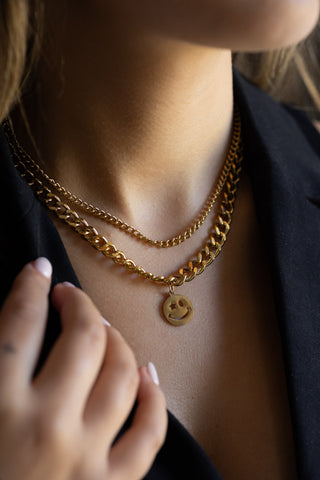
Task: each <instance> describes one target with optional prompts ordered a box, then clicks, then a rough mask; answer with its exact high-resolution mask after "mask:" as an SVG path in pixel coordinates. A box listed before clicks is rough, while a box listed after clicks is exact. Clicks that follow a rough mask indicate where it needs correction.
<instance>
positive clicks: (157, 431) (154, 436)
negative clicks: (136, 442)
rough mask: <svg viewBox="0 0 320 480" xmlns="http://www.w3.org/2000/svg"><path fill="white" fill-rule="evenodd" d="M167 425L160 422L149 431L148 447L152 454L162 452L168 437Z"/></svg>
mask: <svg viewBox="0 0 320 480" xmlns="http://www.w3.org/2000/svg"><path fill="white" fill-rule="evenodd" d="M165 425H166V424H165ZM165 425H164V424H163V423H162V422H161V423H160V422H159V423H158V424H153V425H152V426H150V428H149V429H148V433H147V436H146V437H147V438H146V440H147V441H146V445H147V446H148V448H149V450H150V453H151V454H154V453H156V452H157V451H158V450H160V448H161V447H162V445H163V444H164V441H165V437H166V428H165Z"/></svg>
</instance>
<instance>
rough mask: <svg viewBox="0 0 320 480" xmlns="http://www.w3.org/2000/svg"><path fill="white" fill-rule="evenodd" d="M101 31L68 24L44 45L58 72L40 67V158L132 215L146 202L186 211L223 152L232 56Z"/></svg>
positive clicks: (88, 193) (196, 204)
mask: <svg viewBox="0 0 320 480" xmlns="http://www.w3.org/2000/svg"><path fill="white" fill-rule="evenodd" d="M82 28H83V25H82ZM108 31H109V35H110V39H109V41H108V40H106V39H105V38H104V41H103V42H102V41H100V40H99V38H93V35H92V31H91V33H90V35H91V36H89V35H88V34H86V33H85V32H84V33H82V34H81V33H80V26H78V30H77V24H75V25H73V29H68V31H64V33H63V34H61V35H60V37H59V38H58V41H57V42H55V48H56V46H57V45H58V49H57V48H56V52H55V54H54V53H52V52H50V55H51V56H53V55H55V56H56V59H57V58H59V56H60V53H59V49H60V52H62V51H63V56H62V55H61V58H63V63H62V66H63V68H62V70H61V69H59V68H56V69H55V70H54V71H52V70H51V69H49V68H48V67H47V65H45V64H42V65H41V66H40V71H41V77H42V81H41V85H40V86H41V89H39V91H41V94H39V95H41V97H40V103H41V115H39V113H38V122H37V124H35V122H33V123H32V127H33V130H34V132H35V138H36V141H37V144H38V147H39V150H40V153H41V157H42V161H43V163H44V164H45V165H46V168H47V170H48V171H49V173H50V174H52V176H54V177H55V178H56V179H57V180H58V181H60V182H61V183H62V184H63V185H64V186H66V187H67V188H69V189H70V190H71V191H73V192H74V193H77V194H78V195H80V196H83V197H84V198H85V199H88V200H89V202H92V203H95V202H96V203H98V204H99V205H100V206H102V207H103V208H106V209H108V210H110V211H112V212H113V213H114V214H115V215H119V216H122V217H123V216H124V217H125V218H126V219H127V221H129V222H131V221H132V222H134V221H135V218H134V217H135V215H137V212H140V213H139V215H141V212H142V213H143V212H144V210H145V209H146V208H147V207H146V205H149V206H150V205H152V207H153V209H156V211H158V213H160V214H161V211H163V212H164V213H166V212H168V209H170V210H171V211H172V212H173V215H174V214H175V210H177V211H176V213H177V214H178V213H179V212H178V211H179V209H180V210H181V212H182V210H183V211H184V212H185V214H186V215H188V216H189V215H190V218H192V217H193V216H194V214H195V213H197V212H198V210H199V208H201V206H202V204H203V201H204V200H205V199H206V196H207V194H208V193H209V192H210V190H211V189H212V187H213V186H214V183H215V179H216V178H217V177H218V174H219V172H220V170H221V167H222V165H223V162H224V159H225V155H226V151H227V149H228V144H229V140H230V133H231V128H232V117H233V96H232V69H231V60H230V53H229V52H228V51H222V50H215V49H213V48H207V47H203V46H199V45H198V46H196V45H191V44H187V43H184V42H180V41H177V40H175V41H174V40H168V39H159V38H157V37H156V36H152V35H151V34H147V33H146V32H144V33H139V35H138V34H137V33H136V32H130V31H127V35H126V38H125V39H124V38H123V37H122V38H120V37H119V36H117V34H116V33H115V32H114V31H112V28H111V26H110V29H109V30H108ZM104 35H105V34H104ZM97 36H98V33H97ZM74 38H76V39H77V42H76V43H75V42H74V41H73V39H74ZM82 38H83V39H86V41H83V43H82V41H81V39H82ZM88 38H90V39H91V43H88V41H87V39H88ZM108 44H110V45H112V48H110V49H109V50H108V49H106V45H108ZM115 45H116V47H115ZM97 46H98V47H97ZM99 48H101V51H99ZM93 51H94V52H95V53H94V58H93V55H92V52H93ZM80 52H81V53H80ZM57 62H58V60H55V64H57ZM57 72H58V73H57ZM57 92H58V93H57ZM39 119H40V120H41V121H39ZM31 122H32V121H31ZM40 139H41V141H40ZM177 199H178V200H177ZM145 214H147V212H145ZM185 221H186V219H185V218H184V219H183V220H182V223H185Z"/></svg>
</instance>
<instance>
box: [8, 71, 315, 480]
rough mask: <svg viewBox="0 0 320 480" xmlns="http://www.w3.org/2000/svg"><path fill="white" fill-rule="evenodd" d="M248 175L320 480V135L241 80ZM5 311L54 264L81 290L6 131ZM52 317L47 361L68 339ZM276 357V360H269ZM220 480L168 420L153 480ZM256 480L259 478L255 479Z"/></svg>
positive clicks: (304, 445)
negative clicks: (35, 272) (38, 268)
mask: <svg viewBox="0 0 320 480" xmlns="http://www.w3.org/2000/svg"><path fill="white" fill-rule="evenodd" d="M234 80H235V98H236V101H237V103H238V105H239V107H240V112H241V115H242V120H243V136H244V145H245V168H246V169H247V172H248V174H249V176H250V178H251V180H252V187H253V193H254V199H255V204H256V212H257V217H258V220H259V222H260V225H261V229H262V232H263V237H264V242H265V246H266V249H267V252H268V255H269V264H270V269H271V273H272V282H273V288H274V294H275V300H276V309H277V318H278V323H279V329H280V333H281V338H282V345H283V353H284V360H285V370H286V378H287V385H288V393H289V401H290V407H291V413H292V423H293V431H294V438H295V445H296V459H297V465H298V471H299V478H301V479H303V480H317V479H319V478H320V272H319V267H320V209H319V207H320V136H319V134H318V132H317V131H316V130H315V129H314V128H313V126H312V125H311V123H310V122H309V121H308V120H307V118H306V117H305V116H304V115H303V114H301V113H299V112H298V111H295V110H293V109H290V108H288V107H285V106H281V105H279V104H277V103H275V102H274V101H273V100H271V99H270V98H269V97H268V96H267V95H265V94H264V93H262V92H261V91H259V90H258V89H257V88H255V87H253V86H252V85H251V84H249V83H248V82H246V81H245V80H244V79H243V78H241V77H240V76H238V75H237V74H236V73H235V77H234ZM0 161H1V170H0V171H1V175H0V205H1V206H2V212H1V220H0V225H1V227H0V272H1V275H0V304H1V303H2V302H3V299H4V298H5V297H6V295H7V292H8V290H9V288H10V286H11V284H12V281H13V279H14V277H15V275H16V274H17V273H18V271H19V270H20V269H21V268H22V266H23V265H24V264H25V263H26V262H28V261H30V260H32V259H34V258H36V257H38V256H46V257H48V258H49V259H50V260H51V262H52V264H53V266H54V273H53V285H55V284H56V283H58V282H60V281H66V280H68V281H70V282H73V283H74V284H75V285H78V286H80V285H79V281H78V279H77V277H76V275H75V273H74V270H73V268H72V265H71V263H70V261H69V259H68V256H67V254H66V251H65V249H64V246H63V244H62V241H61V239H60V237H59V234H58V232H57V230H56V228H55V226H54V225H53V223H52V221H51V220H50V218H49V217H48V215H47V213H46V211H45V210H44V209H43V208H42V207H41V206H40V204H39V203H38V201H37V199H35V197H34V196H33V193H32V191H31V190H30V188H29V187H28V185H27V184H26V183H25V181H24V180H23V179H21V178H20V176H19V174H18V173H17V171H16V169H15V168H14V166H13V163H12V161H11V155H10V150H9V148H8V145H7V142H6V139H5V137H4V135H3V132H1V131H0ZM59 329H60V326H59V318H58V316H57V315H56V313H55V311H54V310H53V309H52V308H51V309H50V314H49V322H48V328H47V334H46V339H45V344H44V348H43V352H42V355H41V360H40V363H41V361H43V359H44V358H45V356H46V352H48V350H49V349H50V346H51V345H52V343H53V342H54V340H55V338H56V337H57V335H58V334H59ZM270 354H271V355H272V352H270ZM182 478H183V479H197V480H202V479H203V480H205V479H210V480H221V478H222V477H221V476H220V475H219V473H218V472H217V470H216V468H215V467H214V465H213V464H212V462H211V461H210V460H209V458H208V457H207V456H206V454H205V453H204V452H203V450H202V449H201V448H200V446H199V445H198V444H197V443H196V442H195V440H194V439H193V438H192V437H191V436H190V435H189V434H188V433H187V432H186V430H185V429H184V428H183V426H182V425H181V424H180V423H179V422H178V421H177V420H176V419H175V418H174V417H173V416H172V415H171V414H169V429H168V435H167V440H166V443H165V445H164V447H163V448H162V450H161V452H160V453H159V455H158V457H157V459H156V461H155V463H154V466H153V467H152V469H151V471H150V473H149V474H148V475H147V477H146V479H148V480H160V479H161V480H164V479H165V480H170V479H182ZM250 480H251V479H250Z"/></svg>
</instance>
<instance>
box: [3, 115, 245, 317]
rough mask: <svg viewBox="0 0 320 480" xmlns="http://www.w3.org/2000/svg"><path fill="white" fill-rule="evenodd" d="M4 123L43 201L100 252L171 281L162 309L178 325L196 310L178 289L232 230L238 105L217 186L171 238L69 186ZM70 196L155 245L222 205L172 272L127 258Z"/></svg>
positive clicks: (173, 242) (18, 162)
mask: <svg viewBox="0 0 320 480" xmlns="http://www.w3.org/2000/svg"><path fill="white" fill-rule="evenodd" d="M3 127H4V131H5V134H6V136H7V139H8V143H9V145H10V148H11V151H12V155H13V157H14V161H15V166H16V168H17V169H18V170H19V172H20V174H21V176H23V177H25V179H26V181H27V183H28V184H29V186H30V187H31V188H32V190H33V192H34V194H35V195H36V196H37V197H38V199H39V200H40V201H41V203H42V204H43V205H44V206H45V207H46V208H47V209H49V210H50V211H52V212H54V213H55V214H56V216H57V217H58V218H59V219H60V220H62V221H63V222H64V223H66V224H67V225H69V226H70V227H71V228H72V229H73V230H74V231H75V232H76V233H77V234H79V235H80V236H81V237H82V238H83V239H85V240H86V241H87V242H89V243H90V245H91V246H92V247H94V248H95V249H96V250H98V251H99V252H101V253H102V254H103V255H104V256H105V257H108V258H110V259H111V260H113V262H114V263H116V264H117V265H119V266H121V267H123V268H125V269H126V270H127V271H128V272H131V273H134V274H136V275H139V276H141V277H142V278H144V279H146V280H149V281H152V282H154V283H156V284H159V285H165V286H167V288H169V294H168V297H167V299H166V300H165V301H164V303H163V309H162V310H163V315H164V317H165V319H166V320H167V321H168V322H169V323H170V324H171V325H174V326H180V325H185V324H186V323H188V322H189V321H190V320H191V319H192V316H193V306H192V303H191V301H190V300H189V299H188V298H186V297H185V296H183V295H179V294H176V293H175V290H174V289H175V287H180V286H182V285H183V284H184V283H185V282H190V281H192V280H194V279H195V278H196V276H197V275H200V274H201V273H202V272H203V271H204V270H205V269H206V267H207V266H208V265H210V264H211V263H212V262H213V261H214V259H215V258H216V257H217V256H218V255H219V253H220V251H221V249H222V247H223V245H224V243H225V241H226V238H227V234H228V232H229V230H230V225H231V219H232V214H233V211H234V204H235V199H236V193H237V190H238V185H239V177H240V172H241V165H242V159H243V153H242V144H241V119H240V114H239V112H238V110H237V109H236V110H235V113H234V119H233V130H232V139H231V142H230V146H229V150H228V153H227V156H226V160H225V162H224V165H223V168H222V171H221V174H220V176H219V178H218V180H217V182H216V186H215V188H214V190H213V191H212V192H210V194H209V196H208V198H207V200H206V202H205V204H204V206H203V207H202V209H201V211H200V212H199V214H198V216H197V217H196V219H195V220H194V221H193V223H192V224H191V225H190V226H188V228H187V229H186V230H185V231H184V232H182V233H180V234H178V235H176V236H174V237H172V238H169V239H167V240H152V239H151V238H149V237H148V236H146V235H144V234H143V233H142V232H140V231H139V230H138V229H136V228H134V227H133V226H131V225H129V224H127V223H126V222H124V221H122V220H121V219H119V218H117V217H115V216H113V215H111V214H110V213H108V212H106V211H104V210H103V209H100V208H99V207H97V206H93V205H91V204H90V203H88V202H86V201H84V200H82V199H81V198H80V197H78V196H77V195H75V194H73V193H71V192H70V191H68V190H67V189H65V188H64V187H63V186H61V185H60V184H59V183H58V182H56V181H55V180H54V179H53V178H51V177H49V175H48V174H47V173H46V172H45V171H44V170H43V168H41V167H40V165H39V164H38V163H37V162H35V161H34V160H33V159H32V158H31V156H30V155H29V154H28V153H27V152H26V151H25V150H24V149H23V147H22V146H21V145H20V143H19V142H18V140H17V137H16V135H15V132H14V130H13V127H12V123H11V121H9V120H6V121H5V122H4V123H3ZM66 201H68V202H69V203H71V204H73V205H75V206H76V207H78V208H80V209H83V210H84V211H85V212H86V213H88V214H90V215H92V216H94V217H98V218H99V219H101V220H103V221H106V222H107V223H109V224H111V225H113V226H114V227H116V228H118V229H120V230H121V231H122V232H124V233H126V234H128V235H131V236H133V237H134V238H135V239H137V240H138V241H141V242H143V243H145V244H147V245H148V246H153V247H157V248H169V247H174V246H177V245H179V244H181V243H182V242H184V241H186V240H187V239H189V238H190V237H191V236H192V235H193V234H194V233H195V232H196V231H197V230H198V229H199V228H200V227H201V225H203V223H204V221H205V220H206V218H207V217H208V215H209V213H210V212H211V210H212V208H213V206H214V205H215V204H216V203H217V202H218V201H219V206H218V212H217V215H216V219H215V222H214V224H213V226H212V229H211V233H210V235H209V238H208V239H207V240H206V242H205V244H204V245H202V247H201V248H200V250H199V252H198V253H197V255H196V258H191V259H190V261H189V262H188V264H187V265H184V266H181V267H180V268H179V269H178V271H176V272H173V273H171V274H170V275H169V276H164V275H155V274H153V273H151V272H147V271H146V270H145V269H144V268H143V267H142V266H140V265H137V264H136V263H135V262H134V261H133V260H131V259H130V258H127V256H126V255H125V253H124V252H123V251H121V250H119V249H118V248H117V247H116V246H115V245H114V244H113V243H111V242H109V240H108V239H107V238H106V237H105V236H103V235H101V234H100V233H99V232H98V231H97V230H96V229H95V228H94V227H93V226H91V225H89V224H88V222H87V221H86V220H85V219H83V218H81V217H80V216H79V215H78V213H77V212H75V211H74V210H73V209H72V208H71V207H70V205H69V204H68V203H66Z"/></svg>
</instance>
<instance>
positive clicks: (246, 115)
mask: <svg viewBox="0 0 320 480" xmlns="http://www.w3.org/2000/svg"><path fill="white" fill-rule="evenodd" d="M235 95H236V98H237V101H238V104H239V107H240V111H241V112H242V119H243V134H244V152H245V158H247V159H248V162H247V169H248V172H249V175H250V177H251V180H252V188H253V194H254V198H255V204H256V211H257V217H258V221H259V223H260V225H261V229H262V233H263V237H264V241H265V247H266V250H267V253H268V255H269V261H270V266H271V274H272V281H273V287H274V294H275V300H276V306H277V315H278V322H279V328H280V333H281V336H282V343H283V355H284V360H285V366H286V375H287V383H288V393H289V400H290V404H291V410H292V421H293V429H294V436H295V442H296V458H297V464H298V470H299V474H300V476H299V478H303V479H306V480H309V479H310V480H311V479H316V478H319V471H320V456H319V452H320V434H319V432H320V272H319V268H320V209H319V206H320V201H319V199H320V158H319V156H320V136H319V134H318V132H317V131H316V130H315V129H314V128H313V126H312V124H311V123H309V122H308V120H307V118H305V116H304V115H303V114H301V113H299V112H297V111H295V110H293V109H290V108H287V107H283V106H281V105H278V104H277V103H275V102H273V101H272V100H270V99H269V98H268V97H267V96H266V95H265V94H263V93H262V92H260V91H259V90H258V89H256V88H255V87H254V86H252V85H250V84H248V83H247V82H246V81H245V80H244V79H242V78H240V77H239V76H238V75H237V74H235ZM270 354H271V355H272V352H270Z"/></svg>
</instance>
